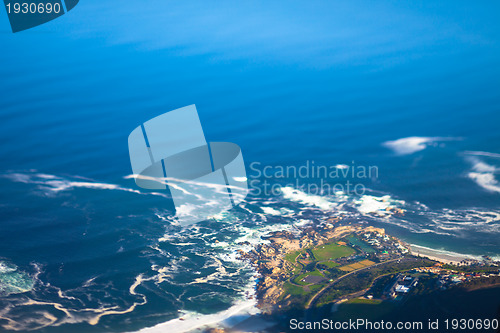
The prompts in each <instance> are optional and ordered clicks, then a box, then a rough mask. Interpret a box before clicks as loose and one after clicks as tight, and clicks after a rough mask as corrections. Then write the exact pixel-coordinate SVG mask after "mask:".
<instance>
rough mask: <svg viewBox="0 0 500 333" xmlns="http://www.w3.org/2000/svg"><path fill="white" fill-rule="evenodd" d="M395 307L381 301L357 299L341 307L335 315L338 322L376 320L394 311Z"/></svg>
mask: <svg viewBox="0 0 500 333" xmlns="http://www.w3.org/2000/svg"><path fill="white" fill-rule="evenodd" d="M394 307H395V305H394V304H393V303H390V302H382V301H380V300H367V299H359V298H355V299H353V300H350V301H348V302H345V303H343V304H341V305H340V307H339V310H338V311H337V312H336V313H334V314H333V318H335V319H336V320H349V319H353V318H354V319H357V318H366V319H369V320H374V319H376V318H380V317H382V316H385V315H387V314H390V313H391V312H392V311H393V310H394Z"/></svg>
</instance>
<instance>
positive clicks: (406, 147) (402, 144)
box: [382, 136, 459, 155]
mask: <svg viewBox="0 0 500 333" xmlns="http://www.w3.org/2000/svg"><path fill="white" fill-rule="evenodd" d="M450 140H459V138H445V137H422V136H411V137H407V138H401V139H397V140H394V141H386V142H384V143H383V144H382V145H383V146H385V147H387V148H389V149H391V150H392V151H394V152H395V153H396V154H397V155H410V154H413V153H416V152H417V151H421V150H424V149H425V148H427V147H428V146H430V145H434V146H437V144H438V142H442V141H450Z"/></svg>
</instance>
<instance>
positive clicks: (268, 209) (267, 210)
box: [261, 206, 281, 216]
mask: <svg viewBox="0 0 500 333" xmlns="http://www.w3.org/2000/svg"><path fill="white" fill-rule="evenodd" d="M261 209H262V210H263V211H264V213H265V214H268V215H276V216H278V215H281V212H280V211H279V210H277V209H274V208H272V207H265V206H264V207H261Z"/></svg>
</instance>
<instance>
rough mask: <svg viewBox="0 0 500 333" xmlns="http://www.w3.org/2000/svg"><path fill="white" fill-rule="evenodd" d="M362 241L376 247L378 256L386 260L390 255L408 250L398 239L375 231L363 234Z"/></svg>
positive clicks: (404, 252)
mask: <svg viewBox="0 0 500 333" xmlns="http://www.w3.org/2000/svg"><path fill="white" fill-rule="evenodd" d="M363 238H364V241H365V242H366V243H368V244H370V245H371V246H372V247H374V248H376V249H377V250H378V251H377V252H378V253H379V258H380V259H382V260H386V259H389V258H391V255H401V254H406V253H408V252H409V250H408V248H407V247H406V246H404V245H403V244H401V242H400V241H398V240H396V239H394V238H392V237H390V236H387V235H381V234H379V233H377V232H372V233H365V234H363Z"/></svg>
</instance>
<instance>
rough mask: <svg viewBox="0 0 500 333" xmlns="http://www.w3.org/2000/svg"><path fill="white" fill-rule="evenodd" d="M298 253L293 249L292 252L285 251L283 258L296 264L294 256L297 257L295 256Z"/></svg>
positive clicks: (298, 252)
mask: <svg viewBox="0 0 500 333" xmlns="http://www.w3.org/2000/svg"><path fill="white" fill-rule="evenodd" d="M299 254H300V251H294V252H290V253H287V254H285V260H286V261H288V262H290V263H292V264H294V265H295V264H296V263H295V258H297V256H298V255H299Z"/></svg>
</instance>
